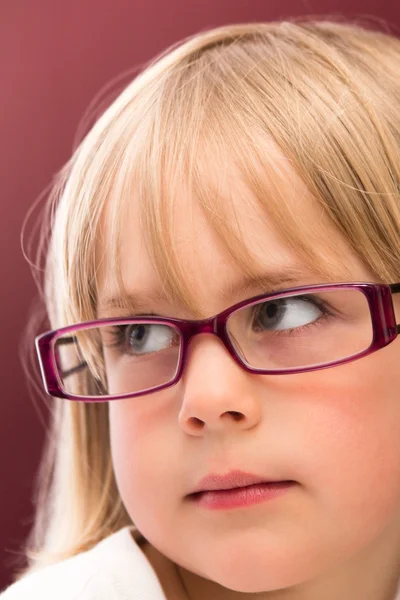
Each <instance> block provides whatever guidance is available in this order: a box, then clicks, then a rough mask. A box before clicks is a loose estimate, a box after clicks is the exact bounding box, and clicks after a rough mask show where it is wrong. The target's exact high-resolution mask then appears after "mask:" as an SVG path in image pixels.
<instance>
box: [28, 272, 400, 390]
mask: <svg viewBox="0 0 400 600" xmlns="http://www.w3.org/2000/svg"><path fill="white" fill-rule="evenodd" d="M346 289H355V290H359V291H360V292H362V293H363V294H364V296H365V297H366V299H367V301H368V306H369V309H370V313H371V321H372V328H373V336H372V342H371V345H370V346H369V348H367V349H366V350H363V351H361V352H359V353H357V354H354V355H352V356H350V357H347V358H344V359H341V360H337V361H333V362H330V363H324V364H318V365H313V366H310V367H297V368H292V369H280V370H273V369H256V368H254V367H251V366H250V365H249V364H247V363H246V362H245V361H244V360H243V359H242V358H241V357H240V356H239V354H238V353H237V352H236V350H235V348H234V346H233V344H232V342H231V341H230V338H229V335H228V333H227V330H226V323H227V320H228V317H230V316H231V315H232V314H233V313H234V312H236V311H237V310H239V309H240V308H243V307H244V306H248V305H249V306H251V305H252V304H256V303H257V302H260V300H272V299H279V298H284V297H286V296H291V295H293V294H295V293H298V292H307V293H314V292H321V291H324V290H346ZM397 293H400V283H393V284H389V285H385V284H376V283H364V282H359V283H356V282H355V283H329V284H320V285H307V286H300V287H294V288H289V289H286V290H279V291H277V292H273V293H269V294H261V295H259V296H254V297H252V298H249V299H247V300H243V301H242V302H239V303H237V304H234V305H233V306H230V307H229V308H227V309H225V310H224V311H222V312H220V313H218V314H217V315H214V316H213V317H210V318H208V319H202V320H186V319H173V318H164V317H151V316H149V317H143V316H141V317H126V318H121V317H112V318H107V319H97V320H95V321H86V322H84V323H79V324H76V325H69V326H67V327H62V328H61V329H55V330H52V331H47V332H45V333H42V334H41V335H39V336H37V337H36V338H35V345H36V351H37V355H38V359H39V365H40V370H41V375H42V379H43V384H44V388H45V390H46V392H47V393H48V394H49V395H50V396H55V397H58V398H65V399H67V400H73V401H76V402H79V401H81V402H109V401H112V400H122V399H125V398H133V397H135V396H144V395H147V394H151V393H153V392H157V391H160V390H162V389H165V388H168V387H171V386H172V385H175V384H176V383H177V382H178V381H179V379H180V378H181V376H182V372H183V369H184V365H185V362H186V357H187V348H188V344H189V342H190V340H191V338H192V337H193V336H195V335H198V334H200V333H212V334H214V335H216V336H218V337H219V339H220V340H221V341H222V342H223V344H224V345H225V348H226V349H227V350H228V352H229V354H230V355H231V357H232V358H233V359H234V360H235V361H236V363H237V364H238V365H239V366H240V367H242V368H243V369H244V370H245V371H248V372H250V373H254V374H259V375H290V374H294V373H304V372H308V371H317V370H320V369H326V368H329V367H335V366H338V365H341V364H345V363H348V362H352V361H354V360H358V359H360V358H363V357H364V356H367V355H368V354H372V353H373V352H376V351H377V350H380V349H381V348H383V347H385V346H387V345H388V344H390V343H391V342H393V340H394V339H395V338H396V337H397V335H398V334H399V333H400V325H398V324H397V323H396V318H395V312H394V307H393V300H392V294H397ZM130 320H132V321H135V322H139V323H140V322H145V323H149V322H151V323H154V324H160V325H170V326H172V327H174V328H175V329H176V330H177V331H178V332H179V334H180V336H181V351H180V356H179V363H178V367H177V370H176V374H175V377H174V378H173V379H172V380H171V381H169V382H168V383H164V384H162V385H159V386H156V387H154V388H150V389H148V390H143V391H140V392H131V393H129V394H120V395H115V396H111V395H110V396H104V395H102V396H78V395H74V394H68V393H66V392H65V391H64V390H63V389H62V387H61V382H60V379H59V376H58V367H57V357H56V354H55V352H54V346H55V342H56V340H57V339H58V338H59V337H61V336H64V335H65V334H68V333H69V332H71V331H79V330H81V329H86V328H89V327H93V326H96V325H99V324H126V323H129V322H130ZM84 367H86V363H82V365H80V366H78V367H76V368H74V369H73V370H71V371H70V372H69V373H68V374H71V373H72V371H73V372H76V371H77V370H80V369H81V368H84Z"/></svg>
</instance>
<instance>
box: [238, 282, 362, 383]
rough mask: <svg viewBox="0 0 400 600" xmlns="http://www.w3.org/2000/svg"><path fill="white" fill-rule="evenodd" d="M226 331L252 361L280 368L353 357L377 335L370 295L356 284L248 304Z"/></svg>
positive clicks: (240, 353)
mask: <svg viewBox="0 0 400 600" xmlns="http://www.w3.org/2000/svg"><path fill="white" fill-rule="evenodd" d="M227 331H228V335H229V337H230V339H231V341H232V343H233V345H234V347H235V348H236V350H237V352H238V354H239V355H240V356H241V357H242V359H243V360H244V362H246V363H247V364H248V365H249V366H251V367H254V368H256V369H271V370H278V371H279V370H285V369H292V368H299V369H300V368H302V367H310V366H317V365H324V364H327V363H331V362H335V361H338V360H342V359H344V358H349V357H352V356H355V355H357V354H359V353H360V352H363V351H364V350H366V349H367V348H369V346H370V345H371V343H372V339H373V327H372V319H371V314H370V310H369V305H368V301H367V298H366V297H365V295H364V294H363V293H362V292H360V291H359V290H356V289H345V290H343V289H340V290H329V291H326V290H324V291H321V292H318V293H313V294H304V293H303V294H291V295H282V296H281V297H277V298H274V299H271V300H268V301H262V302H258V303H256V304H251V305H247V306H245V307H242V308H241V309H239V310H237V311H236V312H235V313H233V314H232V315H231V316H230V318H229V319H228V322H227Z"/></svg>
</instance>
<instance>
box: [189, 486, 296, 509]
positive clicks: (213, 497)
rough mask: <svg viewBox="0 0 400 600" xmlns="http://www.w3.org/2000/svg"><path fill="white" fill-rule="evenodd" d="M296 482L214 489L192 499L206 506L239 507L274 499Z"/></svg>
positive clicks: (194, 495)
mask: <svg viewBox="0 0 400 600" xmlns="http://www.w3.org/2000/svg"><path fill="white" fill-rule="evenodd" d="M294 485H296V482H294V481H278V482H275V483H257V484H255V485H249V486H246V487H242V488H235V489H231V490H217V491H215V490H213V491H210V492H200V493H197V494H193V496H192V499H193V501H194V502H196V504H199V505H200V506H203V507H204V508H211V509H224V508H239V507H243V506H251V505H252V504H259V503H260V502H265V501H266V500H272V498H276V497H277V496H281V495H282V494H283V493H285V492H287V491H289V490H290V489H291V488H292V487H293V486H294Z"/></svg>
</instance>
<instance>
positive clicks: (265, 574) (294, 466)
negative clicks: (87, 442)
mask: <svg viewBox="0 0 400 600" xmlns="http://www.w3.org/2000/svg"><path fill="white" fill-rule="evenodd" d="M293 183H295V184H296V185H297V186H298V188H299V189H300V188H301V185H302V184H301V182H300V181H297V180H296V176H295V175H294V174H293V173H292V172H291V173H290V179H289V178H288V179H287V183H286V184H284V183H282V184H281V185H287V186H288V196H290V197H292V196H293V195H292V194H291V193H289V192H292V190H293V188H292V185H293ZM232 189H233V190H234V191H235V190H236V194H237V195H236V197H234V202H235V209H236V211H237V215H238V216H239V219H240V224H241V227H242V232H243V235H244V239H245V241H246V243H247V245H248V248H249V250H251V251H252V252H253V253H254V254H255V255H256V256H257V257H258V258H259V261H260V264H262V266H263V271H264V272H268V271H269V270H270V269H274V270H275V269H276V268H282V269H284V268H285V267H287V266H290V265H291V264H292V263H293V262H294V261H295V260H296V258H297V257H296V255H295V253H294V252H293V251H292V250H290V249H289V248H288V247H287V246H285V244H284V243H283V241H282V240H281V239H280V238H279V236H278V235H277V233H276V232H275V231H274V230H273V227H272V225H270V224H269V223H268V222H266V221H265V218H264V220H263V221H261V219H259V218H257V217H259V215H258V212H257V211H258V209H257V208H256V207H255V204H254V206H253V205H252V203H251V198H250V196H249V192H248V191H247V192H246V191H245V190H244V189H242V190H241V192H240V193H239V191H238V190H239V189H240V186H239V184H238V182H235V185H234V186H233V187H232ZM244 194H247V195H246V199H247V202H243V198H244ZM183 196H184V198H182V199H178V200H177V203H178V204H177V205H178V206H179V207H180V210H178V211H177V219H176V224H175V232H174V233H175V237H174V239H175V240H176V244H177V248H179V252H180V256H181V264H182V268H183V269H184V271H185V272H186V273H187V276H188V278H190V281H191V284H192V286H193V289H195V290H196V294H197V297H198V299H199V301H200V302H201V306H202V311H203V316H204V317H208V316H212V315H214V314H216V313H217V312H219V311H221V310H223V309H225V308H227V307H228V306H230V305H232V304H235V303H236V302H239V301H241V300H243V299H245V298H247V297H251V296H254V295H256V294H257V293H261V292H260V291H259V290H254V292H249V291H247V292H246V293H242V294H240V295H233V296H231V297H230V298H228V299H226V298H222V295H221V282H226V281H231V282H236V281H239V280H240V279H241V278H242V273H241V272H240V270H239V269H238V267H237V266H236V265H235V263H234V261H233V260H232V259H231V257H230V256H229V255H228V254H227V253H226V251H225V250H224V248H223V246H222V245H221V243H220V242H219V240H218V238H217V237H216V236H215V234H214V233H213V232H212V230H211V229H210V228H209V227H208V225H207V222H206V220H205V218H204V215H203V213H202V211H201V209H200V208H199V207H198V205H197V204H196V202H194V201H191V205H190V208H191V210H192V212H193V223H194V224H195V228H193V229H192V226H191V223H192V221H189V219H188V217H187V214H186V213H187V211H185V209H184V204H183V202H186V203H187V202H188V197H187V195H183ZM251 206H253V208H251ZM293 210H295V211H298V212H299V216H304V215H305V216H306V218H308V219H310V222H312V220H313V219H316V218H318V219H323V217H321V215H320V213H318V211H317V208H316V206H315V205H314V204H313V202H312V201H311V200H310V199H309V198H308V197H307V194H306V193H305V194H303V195H302V196H301V195H299V196H298V197H297V198H296V204H295V203H294V200H293ZM138 217H139V215H138V207H137V206H135V203H134V202H132V203H131V205H130V209H129V218H127V219H126V220H125V229H124V232H123V247H122V269H123V273H124V278H125V282H126V285H127V288H128V289H129V290H130V291H132V292H139V291H142V292H143V293H146V292H148V291H149V290H150V289H156V288H158V287H160V281H159V279H158V277H157V274H156V271H155V269H154V268H153V265H152V263H151V260H150V257H149V253H148V251H147V249H146V245H145V241H144V239H143V236H142V234H141V231H140V227H139V226H138V223H139V218H138ZM324 226H325V228H326V229H325V231H326V236H327V238H329V239H331V240H333V241H334V246H332V248H333V247H334V248H335V252H338V254H331V255H330V254H329V252H331V250H329V249H328V247H327V246H326V245H323V244H322V242H321V239H320V238H317V237H315V239H313V228H311V231H310V243H313V244H315V246H316V247H318V248H319V249H320V252H321V256H324V259H327V260H330V261H331V263H332V265H333V268H335V267H334V266H335V264H337V278H336V281H338V282H339V281H367V282H370V281H377V279H376V277H374V276H373V274H372V273H371V272H369V270H368V268H367V267H366V266H365V265H364V264H362V263H361V261H360V260H359V259H358V258H357V257H356V256H354V255H353V254H352V253H351V252H350V249H349V247H348V246H347V244H346V242H345V240H343V239H342V238H340V236H339V235H338V234H337V232H336V231H335V230H334V229H333V228H332V226H331V225H330V223H329V222H326V223H325V224H324ZM318 244H319V246H318ZM343 253H345V254H343ZM338 255H341V256H346V268H347V269H348V271H347V272H343V270H342V271H341V268H340V266H339V262H338V261H337V256H338ZM335 260H336V263H335ZM106 283H107V274H106V273H103V275H102V278H101V280H100V297H101V294H102V290H103V291H104V289H105V286H106ZM312 283H314V284H316V283H323V281H321V278H320V277H319V278H318V279H316V277H315V276H313V274H312V273H307V274H305V276H304V278H302V279H299V280H298V282H297V285H303V284H312ZM285 287H289V286H287V285H286V286H285V285H284V284H283V285H282V288H285ZM396 302H397V301H396ZM148 311H149V312H154V313H156V314H159V315H162V316H172V317H181V318H194V317H193V315H190V313H188V312H187V310H183V309H182V308H181V307H180V306H171V305H168V304H167V303H166V302H163V301H159V302H158V303H157V305H149V306H148ZM398 314H400V311H398ZM117 315H118V313H117V312H115V311H114V312H108V313H107V315H105V314H103V315H101V316H117ZM398 321H399V319H398ZM399 359H400V343H399V340H398V339H396V340H395V341H394V342H393V343H392V344H390V345H389V346H387V347H386V348H384V349H382V350H380V351H379V352H376V353H374V354H372V355H370V356H368V357H365V358H363V359H361V360H357V361H354V362H351V363H348V364H346V365H342V366H339V367H335V368H330V369H324V370H321V371H315V372H311V373H302V374H295V375H290V376H288V375H284V376H260V375H254V374H250V373H247V372H245V371H244V370H243V369H241V368H240V366H239V365H238V364H236V363H235V362H234V361H233V359H232V358H231V357H230V355H229V354H228V352H227V350H226V349H225V347H224V346H223V344H222V342H221V341H220V340H219V339H218V338H217V337H215V336H213V335H200V336H197V337H196V338H194V339H193V340H192V342H191V345H190V349H189V357H188V363H187V366H186V369H185V371H184V373H183V377H182V379H181V380H180V381H179V382H178V383H177V384H176V385H175V386H173V387H171V388H169V389H166V390H162V391H160V392H156V393H154V394H152V395H149V396H142V397H138V398H134V399H128V400H122V401H117V402H110V403H109V416H110V431H111V448H112V458H113V464H114V470H115V474H116V478H117V484H118V487H119V490H120V493H121V497H122V499H123V501H124V503H125V506H126V508H127V510H128V512H129V514H130V516H131V518H132V520H133V522H134V523H135V524H136V526H137V528H138V529H139V530H140V531H141V532H142V533H143V535H144V536H145V538H146V540H147V542H146V543H145V544H144V545H143V548H142V549H143V552H144V553H145V555H146V556H147V558H148V560H149V561H150V563H151V564H152V566H153V568H154V570H155V571H156V573H157V575H158V577H159V579H160V582H161V584H162V586H163V588H164V591H165V593H166V595H167V597H168V598H169V599H172V598H174V600H179V599H186V598H190V599H192V600H200V599H204V598H210V599H212V600H239V599H240V600H244V599H246V598H251V599H252V600H254V599H257V600H261V599H265V600H321V598H324V600H334V599H335V600H337V598H340V599H341V600H350V599H351V600H392V599H393V597H394V595H395V591H396V585H397V580H398V578H399V576H400V573H399V570H400V569H399V567H398V565H399V564H400V441H399V440H400V402H399V392H398V390H399V388H400V369H399V368H398V365H399ZM205 374H206V376H205ZM230 411H235V412H236V413H238V415H239V416H236V418H235V416H234V415H232V414H231V412H230ZM236 468H237V469H243V470H245V471H249V472H252V473H256V474H259V475H263V476H265V478H269V479H275V480H288V479H291V480H294V481H296V482H297V485H296V486H295V487H294V488H293V489H291V490H290V491H289V492H288V493H286V494H285V495H283V496H281V497H279V498H277V499H274V500H272V501H267V502H263V503H261V504H257V505H253V506H251V507H248V508H240V509H238V508H236V509H230V510H223V511H213V510H207V509H205V508H201V507H199V506H197V505H194V504H193V503H191V502H188V500H187V497H186V496H187V494H189V493H190V492H191V491H192V489H193V487H194V486H195V485H196V484H197V483H198V482H199V480H200V479H201V478H202V477H204V476H205V475H206V474H208V473H210V472H213V473H220V474H222V473H227V472H228V471H230V470H231V469H236Z"/></svg>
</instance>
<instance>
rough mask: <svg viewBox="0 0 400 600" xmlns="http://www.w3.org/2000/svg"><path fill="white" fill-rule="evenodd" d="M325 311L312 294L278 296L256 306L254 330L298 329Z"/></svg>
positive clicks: (315, 319)
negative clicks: (287, 296)
mask: <svg viewBox="0 0 400 600" xmlns="http://www.w3.org/2000/svg"><path fill="white" fill-rule="evenodd" d="M323 313H324V311H323V308H322V306H318V304H317V301H316V300H315V299H313V298H311V297H310V296H294V297H289V298H278V299H277V300H270V301H268V302H263V303H262V304H260V305H258V306H256V311H255V315H254V320H253V330H254V331H265V330H268V329H270V330H285V329H296V328H297V327H302V326H304V325H309V324H311V323H313V322H314V321H317V320H318V318H319V317H320V316H321V315H322V314H323Z"/></svg>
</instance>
